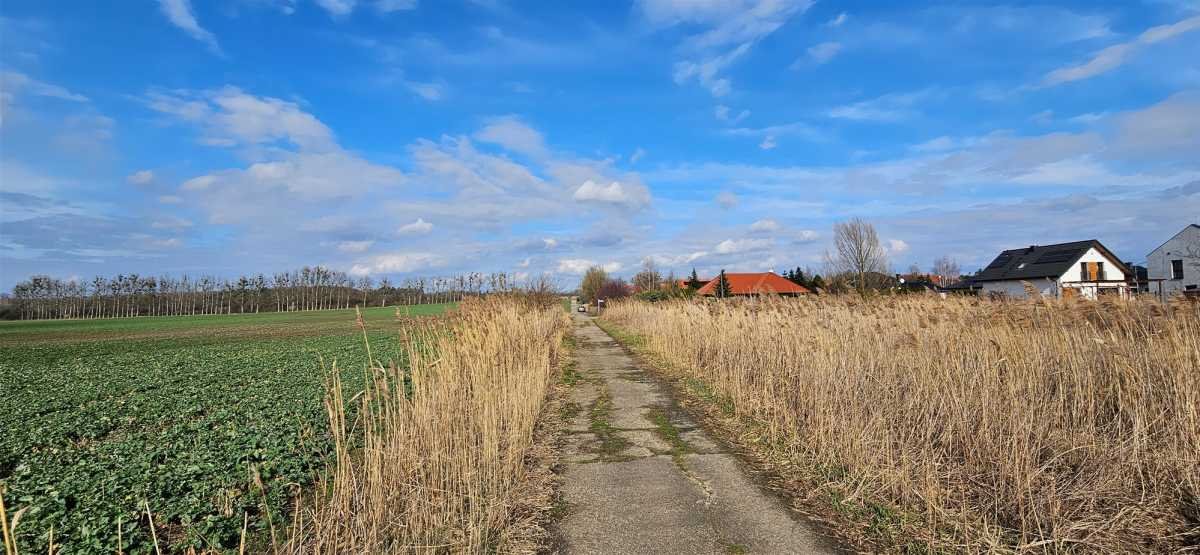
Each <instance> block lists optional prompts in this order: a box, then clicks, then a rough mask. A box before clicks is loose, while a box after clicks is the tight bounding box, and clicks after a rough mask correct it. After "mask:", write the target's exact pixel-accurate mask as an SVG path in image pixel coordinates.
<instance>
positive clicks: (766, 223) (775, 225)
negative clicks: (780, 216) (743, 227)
mask: <svg viewBox="0 0 1200 555" xmlns="http://www.w3.org/2000/svg"><path fill="white" fill-rule="evenodd" d="M780 229H782V226H780V225H779V222H777V221H775V220H772V219H771V218H764V219H761V220H758V221H756V222H754V223H752V224H750V231H753V232H756V233H770V232H773V231H779V230H780Z"/></svg>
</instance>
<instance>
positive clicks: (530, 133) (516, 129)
mask: <svg viewBox="0 0 1200 555" xmlns="http://www.w3.org/2000/svg"><path fill="white" fill-rule="evenodd" d="M473 137H474V138H475V139H476V140H479V141H482V142H485V143H491V144H496V145H500V146H502V147H504V148H505V149H506V150H510V151H512V152H517V153H521V154H524V155H526V156H531V157H534V158H543V157H545V156H547V155H548V151H547V149H546V139H545V138H544V137H542V134H541V133H540V132H538V130H536V129H534V128H532V127H530V126H529V125H527V124H526V123H525V122H523V121H521V118H519V117H517V116H503V117H497V118H491V119H489V120H488V121H487V124H486V125H484V126H483V128H482V129H480V130H479V131H476V132H475V134H474V135H473Z"/></svg>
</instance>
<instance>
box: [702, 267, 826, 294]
mask: <svg viewBox="0 0 1200 555" xmlns="http://www.w3.org/2000/svg"><path fill="white" fill-rule="evenodd" d="M725 279H727V280H728V281H729V290H730V292H731V293H733V294H734V295H759V294H768V293H775V294H778V295H799V294H804V293H808V292H809V290H808V289H807V288H805V287H803V286H800V285H796V284H795V283H792V281H791V280H789V279H787V278H784V277H783V276H780V275H779V274H776V273H774V272H760V273H753V274H732V273H726V274H725ZM718 280H720V277H715V278H713V279H712V281H709V282H708V283H706V284H704V287H701V288H700V289H699V290H697V291H696V293H697V294H700V295H716V294H717V281H718Z"/></svg>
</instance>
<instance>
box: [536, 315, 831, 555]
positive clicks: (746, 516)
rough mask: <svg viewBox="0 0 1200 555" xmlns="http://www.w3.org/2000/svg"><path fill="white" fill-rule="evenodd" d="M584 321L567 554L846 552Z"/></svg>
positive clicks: (564, 538) (567, 470)
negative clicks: (761, 484)
mask: <svg viewBox="0 0 1200 555" xmlns="http://www.w3.org/2000/svg"><path fill="white" fill-rule="evenodd" d="M576 322H577V324H578V325H577V327H576V341H577V345H578V346H579V348H578V350H577V352H576V355H577V359H578V360H577V362H578V368H579V369H580V373H581V375H582V377H583V380H584V381H581V382H580V383H578V384H576V388H580V387H583V390H582V391H572V392H571V396H570V399H571V400H572V401H573V402H576V403H577V404H578V405H579V406H580V407H581V408H582V410H581V411H580V413H579V414H578V415H576V417H575V418H574V420H573V421H572V422H571V423H570V424H569V426H568V432H575V433H568V434H567V436H566V439H565V440H564V445H563V449H564V459H563V460H564V463H565V464H564V469H563V470H562V472H561V476H562V479H563V488H562V495H563V501H564V502H565V505H566V507H567V509H566V516H565V517H563V518H562V520H561V521H560V522H559V523H558V536H559V543H558V545H559V549H558V550H557V551H558V552H560V553H730V552H737V553H837V552H839V549H838V548H837V546H836V544H835V543H834V542H833V541H831V540H830V539H828V538H827V537H826V536H824V535H822V534H821V533H820V531H819V530H818V529H817V528H816V527H815V526H814V525H813V524H811V523H809V522H808V521H805V520H803V519H801V518H800V517H799V516H798V515H796V514H795V513H793V512H791V511H790V510H789V509H788V508H787V506H786V504H785V503H784V502H783V500H782V499H779V498H778V497H775V496H773V495H771V494H770V493H768V492H766V491H765V490H763V489H762V488H761V487H759V486H758V485H757V484H756V483H755V481H754V478H753V476H751V475H750V474H749V473H748V471H747V469H746V468H745V466H744V465H743V464H742V463H741V461H739V460H738V459H737V458H736V457H735V456H734V455H732V454H729V453H727V452H725V451H724V449H723V448H722V446H721V445H720V444H719V443H718V442H716V441H714V440H713V439H712V437H710V436H709V435H708V433H707V432H706V431H705V430H703V429H702V428H699V427H698V426H697V425H696V423H695V422H694V421H693V420H692V419H691V418H690V417H688V416H687V414H685V413H684V412H683V411H682V410H681V409H680V408H679V407H678V405H677V404H675V401H674V400H673V398H672V397H671V395H670V393H669V389H668V387H667V386H666V385H665V384H663V383H660V382H659V381H658V380H657V379H655V378H654V377H653V376H651V375H650V374H647V373H646V372H645V371H643V370H642V369H641V368H640V367H638V365H637V364H636V363H635V362H634V360H633V359H632V358H631V357H630V356H629V355H628V354H627V353H626V352H625V351H624V349H622V348H621V347H620V345H619V344H617V342H616V341H614V340H613V339H612V338H611V337H609V336H608V335H607V334H606V333H604V332H603V331H602V330H601V329H600V328H599V327H597V326H596V325H595V324H594V323H592V322H591V319H590V318H589V317H585V316H580V315H578V314H576ZM668 453H669V454H668Z"/></svg>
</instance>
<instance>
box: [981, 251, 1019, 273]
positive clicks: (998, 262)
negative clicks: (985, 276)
mask: <svg viewBox="0 0 1200 555" xmlns="http://www.w3.org/2000/svg"><path fill="white" fill-rule="evenodd" d="M1011 260H1012V255H1011V254H1002V255H1000V256H997V257H996V259H995V260H993V261H992V263H991V264H988V267H987V268H984V269H985V270H991V269H993V268H999V267H1001V266H1003V265H1005V264H1008V263H1009V261H1011Z"/></svg>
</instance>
